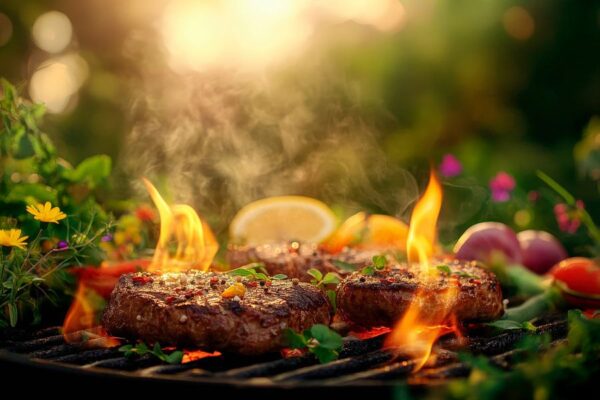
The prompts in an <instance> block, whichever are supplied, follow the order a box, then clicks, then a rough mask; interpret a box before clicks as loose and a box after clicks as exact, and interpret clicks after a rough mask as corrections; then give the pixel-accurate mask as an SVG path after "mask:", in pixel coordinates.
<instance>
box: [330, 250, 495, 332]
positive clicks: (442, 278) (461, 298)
mask: <svg viewBox="0 0 600 400" xmlns="http://www.w3.org/2000/svg"><path fill="white" fill-rule="evenodd" d="M444 266H446V267H447V268H448V269H449V271H450V273H448V272H447V271H448V270H447V269H446V268H440V272H439V273H438V274H437V277H436V278H435V279H434V280H433V281H427V282H425V283H424V282H423V280H422V279H419V273H418V272H419V271H418V266H416V265H415V266H409V265H407V264H403V265H398V266H394V267H390V268H386V269H384V270H381V271H377V270H375V272H374V273H373V275H365V274H363V273H361V272H355V273H353V274H352V275H350V276H348V277H346V278H345V279H343V280H342V282H341V283H340V285H339V286H338V289H337V306H338V312H339V314H340V316H341V317H342V318H343V319H344V320H346V321H348V322H350V323H352V324H354V325H359V326H363V327H376V326H392V325H393V324H394V323H395V322H396V321H398V320H399V319H400V317H402V315H403V313H404V312H405V311H406V309H407V308H408V306H409V305H410V304H411V302H412V301H419V302H421V303H422V304H421V306H420V309H421V310H423V313H424V314H425V315H427V314H432V313H433V311H434V310H436V309H439V307H443V306H444V304H442V302H443V301H444V297H443V294H444V293H445V291H446V290H447V289H448V285H449V284H454V285H456V284H457V285H458V293H457V294H456V297H455V300H454V304H453V306H452V307H453V309H452V313H453V314H454V315H455V316H456V318H457V319H458V320H460V321H490V320H495V319H497V318H499V317H500V316H502V314H503V313H504V306H503V303H502V290H501V288H500V283H499V281H498V279H497V278H496V276H495V275H494V274H493V273H492V272H490V271H488V270H486V269H484V268H482V267H480V266H478V265H477V264H476V263H475V262H470V263H467V262H462V261H461V262H459V261H451V262H444ZM417 292H419V293H420V294H421V295H420V296H415V294H416V293H417ZM428 310H430V311H428Z"/></svg>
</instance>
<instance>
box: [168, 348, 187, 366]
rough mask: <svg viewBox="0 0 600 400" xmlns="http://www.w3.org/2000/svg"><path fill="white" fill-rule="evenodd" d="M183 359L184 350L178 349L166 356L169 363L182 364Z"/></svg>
mask: <svg viewBox="0 0 600 400" xmlns="http://www.w3.org/2000/svg"><path fill="white" fill-rule="evenodd" d="M181 360H183V351H181V350H176V351H174V352H172V353H171V354H169V355H167V356H165V358H164V361H166V362H167V363H169V364H181Z"/></svg>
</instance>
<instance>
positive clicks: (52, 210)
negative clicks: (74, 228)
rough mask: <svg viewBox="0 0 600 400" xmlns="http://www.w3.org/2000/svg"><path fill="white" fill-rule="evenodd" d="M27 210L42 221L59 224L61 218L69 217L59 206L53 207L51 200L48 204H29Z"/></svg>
mask: <svg viewBox="0 0 600 400" xmlns="http://www.w3.org/2000/svg"><path fill="white" fill-rule="evenodd" d="M27 212H28V213H29V214H31V215H33V217H34V218H35V219H37V220H38V221H42V222H53V223H55V224H58V221H60V220H61V219H65V218H67V216H66V214H65V213H64V212H62V211H60V208H58V207H52V204H50V202H49V201H47V202H46V204H43V205H42V204H36V205H33V206H27Z"/></svg>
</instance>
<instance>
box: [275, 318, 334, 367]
mask: <svg viewBox="0 0 600 400" xmlns="http://www.w3.org/2000/svg"><path fill="white" fill-rule="evenodd" d="M284 334H285V337H286V340H287V343H288V346H290V347H291V348H294V349H308V351H310V352H311V353H313V354H314V355H315V356H316V357H317V359H318V360H319V362H321V363H326V362H330V361H332V360H335V359H336V358H338V356H339V350H340V349H341V348H342V345H343V340H342V337H341V336H340V335H339V334H338V333H337V332H335V331H333V330H331V329H329V327H328V326H326V325H322V324H316V325H313V326H312V327H311V328H310V329H306V330H305V331H304V332H303V333H302V334H299V333H297V332H295V331H293V330H292V329H286V330H285V332H284Z"/></svg>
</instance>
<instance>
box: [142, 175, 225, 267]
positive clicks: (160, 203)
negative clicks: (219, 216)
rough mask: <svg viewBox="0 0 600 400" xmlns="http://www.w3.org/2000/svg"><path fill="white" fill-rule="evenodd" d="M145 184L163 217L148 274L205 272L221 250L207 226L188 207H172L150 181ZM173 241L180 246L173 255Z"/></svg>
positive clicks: (161, 217)
mask: <svg viewBox="0 0 600 400" xmlns="http://www.w3.org/2000/svg"><path fill="white" fill-rule="evenodd" d="M143 181H144V184H145V185H146V190H148V193H149V194H150V197H151V198H152V201H153V202H154V205H155V206H156V208H158V213H159V215H160V236H159V239H158V243H157V244H156V250H155V252H154V258H153V259H152V263H151V264H150V266H149V267H148V270H149V271H159V270H160V271H163V272H177V271H182V270H187V269H190V268H197V269H201V270H203V271H206V270H207V269H208V267H210V264H211V262H212V260H213V258H214V256H215V254H217V250H218V249H219V244H218V243H217V240H216V239H215V235H214V234H213V233H212V231H211V229H210V227H209V226H208V224H206V223H203V222H202V220H201V219H200V217H199V216H198V214H196V211H194V209H193V208H192V207H190V206H188V205H186V204H175V205H174V206H169V205H168V204H167V203H166V202H165V200H164V199H163V198H162V197H161V195H160V193H158V190H156V188H155V187H154V186H153V185H152V183H150V181H148V180H147V179H143ZM173 239H174V240H175V241H176V242H177V248H176V250H175V252H174V254H172V253H171V251H170V244H171V241H172V240H173Z"/></svg>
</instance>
